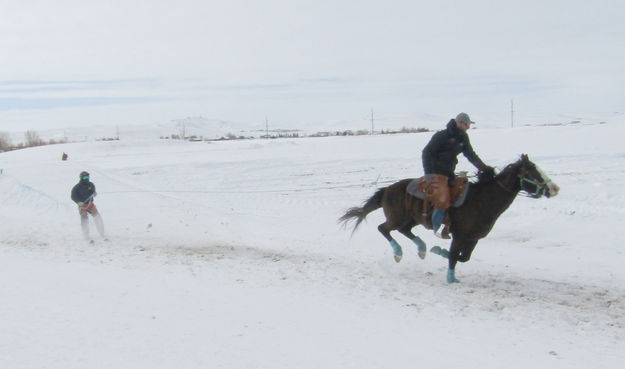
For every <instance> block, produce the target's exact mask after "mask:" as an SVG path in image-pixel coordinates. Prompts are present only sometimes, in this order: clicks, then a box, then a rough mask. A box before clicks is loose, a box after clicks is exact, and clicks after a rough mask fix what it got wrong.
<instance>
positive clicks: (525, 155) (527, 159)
mask: <svg viewBox="0 0 625 369" xmlns="http://www.w3.org/2000/svg"><path fill="white" fill-rule="evenodd" d="M521 161H523V163H527V162H528V161H530V158H529V157H528V156H527V154H521Z"/></svg>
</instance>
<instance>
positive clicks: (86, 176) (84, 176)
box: [79, 170, 89, 181]
mask: <svg viewBox="0 0 625 369" xmlns="http://www.w3.org/2000/svg"><path fill="white" fill-rule="evenodd" d="M79 178H80V180H81V181H89V173H88V172H85V171H84V170H83V171H82V172H80V175H79Z"/></svg>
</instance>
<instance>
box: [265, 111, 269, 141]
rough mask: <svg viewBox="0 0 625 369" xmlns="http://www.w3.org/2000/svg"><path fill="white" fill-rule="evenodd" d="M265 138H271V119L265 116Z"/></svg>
mask: <svg viewBox="0 0 625 369" xmlns="http://www.w3.org/2000/svg"><path fill="white" fill-rule="evenodd" d="M265 138H267V139H268V138H269V119H267V116H266V115H265Z"/></svg>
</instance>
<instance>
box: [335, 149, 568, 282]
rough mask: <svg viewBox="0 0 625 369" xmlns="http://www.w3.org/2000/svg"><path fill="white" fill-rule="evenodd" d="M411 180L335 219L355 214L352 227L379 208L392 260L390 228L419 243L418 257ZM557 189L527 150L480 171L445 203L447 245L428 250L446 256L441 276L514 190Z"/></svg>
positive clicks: (465, 256)
mask: <svg viewBox="0 0 625 369" xmlns="http://www.w3.org/2000/svg"><path fill="white" fill-rule="evenodd" d="M411 180H412V179H403V180H401V181H399V182H396V183H394V184H392V185H390V186H388V187H385V188H381V189H379V190H378V191H377V192H376V193H375V194H374V195H373V196H371V198H369V199H368V200H367V201H365V203H364V204H363V206H362V207H354V208H351V209H349V210H348V211H347V212H346V213H345V215H343V216H342V217H341V218H339V222H341V223H343V225H347V223H349V222H350V221H352V220H355V221H356V224H355V225H354V232H355V231H356V229H357V228H358V226H359V225H360V223H362V221H363V220H364V219H365V217H366V216H367V215H368V214H369V213H371V212H372V211H374V210H376V209H379V208H383V210H384V215H385V216H386V221H385V222H384V223H382V224H380V225H379V226H378V230H379V231H380V233H382V235H383V236H384V237H385V238H386V239H387V240H388V241H389V243H390V244H391V247H392V248H393V253H394V257H395V261H397V262H399V261H400V260H401V257H402V249H401V246H399V244H398V243H397V241H395V239H393V237H392V236H391V234H390V232H391V231H394V230H398V231H399V232H400V233H401V234H403V235H404V236H406V237H408V238H409V239H410V240H412V241H413V242H414V243H415V244H416V245H417V246H418V248H419V256H420V257H421V258H424V257H425V253H426V246H425V242H423V241H422V240H421V239H420V238H419V237H418V236H416V235H414V234H413V233H412V228H413V227H414V226H416V225H419V224H422V215H421V213H422V210H423V200H421V199H418V198H416V197H412V196H410V195H408V194H407V192H406V187H407V186H408V183H410V181H411ZM559 190H560V188H559V187H558V186H557V185H556V184H555V183H553V182H552V181H551V180H550V179H549V177H547V175H546V174H545V172H543V171H542V170H541V169H540V168H539V167H538V166H536V164H534V163H532V162H531V161H530V160H529V158H528V157H527V155H521V159H519V160H518V161H516V162H515V163H512V164H510V165H508V166H506V167H505V168H504V170H502V171H501V173H499V174H497V175H494V174H493V173H491V174H490V175H486V174H481V175H480V176H479V179H478V181H477V182H476V183H471V184H470V187H469V192H468V194H467V196H466V200H465V201H464V203H463V204H462V205H461V206H459V207H457V208H454V207H452V208H449V216H450V219H451V228H450V232H451V234H452V241H451V247H450V250H449V251H447V250H446V249H441V248H440V247H438V246H435V247H433V248H432V250H430V251H431V252H432V253H435V254H438V255H441V256H442V257H444V258H447V259H449V269H448V270H447V282H449V283H456V282H458V280H457V279H456V276H455V267H456V263H457V262H458V261H460V262H463V263H464V262H467V261H469V259H470V258H471V253H472V252H473V249H474V248H475V245H476V244H477V241H478V240H479V239H481V238H484V237H486V235H488V233H489V232H490V230H491V229H492V228H493V225H494V224H495V221H496V220H497V218H499V216H500V215H501V214H502V213H503V212H504V211H506V209H508V207H509V206H510V204H512V201H514V199H515V198H516V196H517V195H518V194H519V192H524V193H526V194H527V195H528V196H529V197H532V198H535V199H537V198H540V197H542V196H546V197H548V198H549V197H552V196H556V195H557V194H558V191H559Z"/></svg>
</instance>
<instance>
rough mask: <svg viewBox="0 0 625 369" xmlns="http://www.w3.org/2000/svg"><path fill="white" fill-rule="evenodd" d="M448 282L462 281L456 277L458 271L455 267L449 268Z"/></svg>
mask: <svg viewBox="0 0 625 369" xmlns="http://www.w3.org/2000/svg"><path fill="white" fill-rule="evenodd" d="M447 283H449V284H452V283H460V281H459V280H457V279H456V271H455V270H453V269H447Z"/></svg>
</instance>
